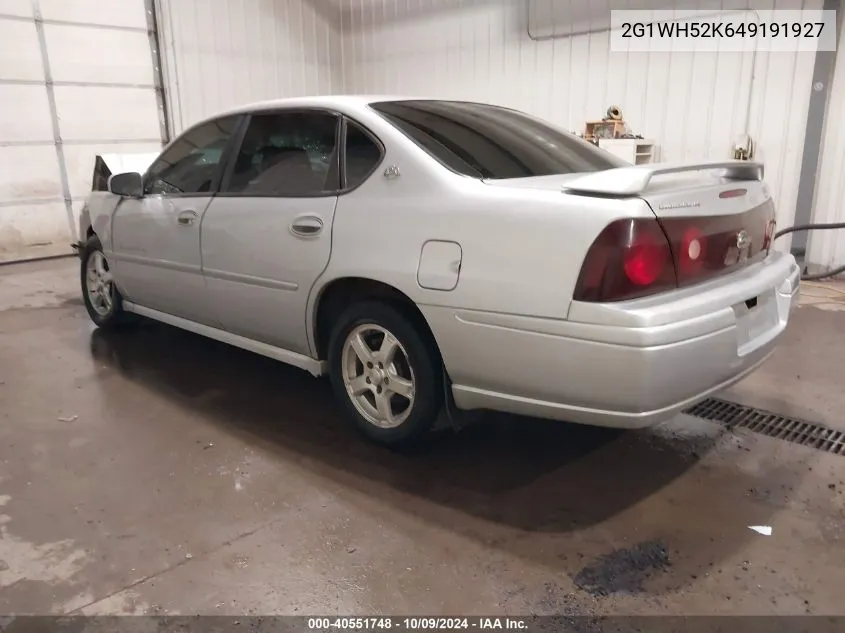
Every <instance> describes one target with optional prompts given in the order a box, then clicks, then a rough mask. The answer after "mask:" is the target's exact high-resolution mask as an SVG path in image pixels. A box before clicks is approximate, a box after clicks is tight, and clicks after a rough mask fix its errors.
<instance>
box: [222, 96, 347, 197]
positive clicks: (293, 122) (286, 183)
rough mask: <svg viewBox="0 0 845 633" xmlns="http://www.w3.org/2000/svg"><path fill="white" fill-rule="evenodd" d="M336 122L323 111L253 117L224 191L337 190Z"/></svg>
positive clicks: (307, 193) (291, 193)
mask: <svg viewBox="0 0 845 633" xmlns="http://www.w3.org/2000/svg"><path fill="white" fill-rule="evenodd" d="M339 122H340V119H339V117H338V116H336V115H334V114H331V113H328V112H278V113H272V114H255V115H253V116H252V117H251V119H250V122H249V126H248V127H247V130H246V134H245V135H244V140H243V142H242V143H241V147H240V150H239V152H238V155H237V158H236V159H235V164H234V166H233V168H232V174H231V176H230V177H229V178H228V182H227V183H224V186H223V191H224V192H226V193H237V194H241V195H245V196H249V195H253V196H281V197H283V196H318V195H323V194H327V193H331V192H335V191H337V190H338V189H339V188H340V172H339V169H338V156H337V152H336V151H335V150H336V145H337V130H338V125H339Z"/></svg>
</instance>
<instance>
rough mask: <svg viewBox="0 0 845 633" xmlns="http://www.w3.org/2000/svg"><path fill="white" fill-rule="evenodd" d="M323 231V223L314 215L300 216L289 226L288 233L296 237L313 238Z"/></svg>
mask: <svg viewBox="0 0 845 633" xmlns="http://www.w3.org/2000/svg"><path fill="white" fill-rule="evenodd" d="M322 230H323V221H322V220H321V219H320V218H318V217H317V216H315V215H301V216H299V217H298V218H296V219H295V220H294V221H293V222H292V223H291V225H290V232H291V233H293V234H294V235H296V236H297V237H315V236H317V235H319V234H320V232H321V231H322Z"/></svg>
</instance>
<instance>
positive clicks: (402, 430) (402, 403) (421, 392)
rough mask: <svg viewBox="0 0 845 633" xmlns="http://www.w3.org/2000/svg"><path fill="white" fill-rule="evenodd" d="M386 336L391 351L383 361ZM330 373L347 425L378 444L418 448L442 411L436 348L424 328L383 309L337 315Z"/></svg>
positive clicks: (360, 307) (356, 307)
mask: <svg viewBox="0 0 845 633" xmlns="http://www.w3.org/2000/svg"><path fill="white" fill-rule="evenodd" d="M387 336H390V337H391V338H390V339H388V340H389V341H395V345H390V349H391V353H387V355H385V353H386V351H385V350H384V348H382V347H381V345H382V343H383V342H384V340H385V338H386V337H387ZM353 341H356V342H355V344H353ZM362 343H363V345H364V346H365V347H364V348H362V347H361V344H362ZM356 350H358V351H356ZM362 352H363V353H362ZM364 358H366V359H368V360H366V361H365V360H364ZM367 362H370V363H371V364H372V367H368V366H367V364H366V363H367ZM380 363H381V365H380ZM329 373H330V376H331V383H332V387H333V389H334V392H335V395H336V397H337V398H338V400H340V402H342V403H343V407H344V409H345V410H346V413H347V415H348V417H349V418H350V420H351V421H352V422H353V423H354V425H355V426H356V427H357V429H358V430H359V431H360V432H361V433H363V434H364V435H365V436H366V437H367V438H369V439H370V440H372V441H373V442H375V443H377V444H381V445H384V446H390V447H394V448H400V447H401V448H405V447H410V446H412V445H414V444H417V443H418V442H419V440H421V439H422V438H423V437H425V436H426V435H427V434H428V433H429V431H430V430H431V429H432V427H433V426H434V423H435V422H436V421H437V418H438V416H439V414H440V411H441V409H442V405H443V371H442V364H441V360H440V354H439V352H438V351H437V346H436V345H435V343H434V341H433V340H432V337H431V336H430V334H429V333H428V332H427V330H426V328H425V327H424V325H423V324H418V323H415V319H412V318H409V317H407V316H406V315H405V314H403V312H402V311H400V310H398V309H397V308H395V307H393V306H392V305H389V304H387V303H383V302H380V301H362V302H359V303H355V304H353V305H351V306H350V307H349V308H347V309H346V310H345V311H344V312H343V314H341V315H340V317H339V318H338V320H337V322H336V323H335V327H334V329H333V330H332V334H331V337H330V339H329ZM391 381H392V382H391ZM394 390H395V391H394ZM356 392H357V394H358V395H356ZM379 404H381V405H382V406H381V408H380V407H379ZM388 411H389V414H387V412H388ZM386 414H387V415H386Z"/></svg>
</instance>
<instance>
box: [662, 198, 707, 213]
mask: <svg viewBox="0 0 845 633" xmlns="http://www.w3.org/2000/svg"><path fill="white" fill-rule="evenodd" d="M700 206H701V203H700V202H698V201H697V200H690V201H687V202H664V203H663V204H661V205H658V207H657V208H658V209H660V210H661V211H665V210H667V209H695V208H696V207H700Z"/></svg>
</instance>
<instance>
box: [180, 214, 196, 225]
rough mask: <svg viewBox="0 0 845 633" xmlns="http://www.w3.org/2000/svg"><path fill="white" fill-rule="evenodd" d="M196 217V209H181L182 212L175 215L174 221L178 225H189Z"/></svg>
mask: <svg viewBox="0 0 845 633" xmlns="http://www.w3.org/2000/svg"><path fill="white" fill-rule="evenodd" d="M196 219H197V212H196V211H182V213H180V214H179V215H178V216H177V217H176V222H178V223H179V225H180V226H191V225H192V224H193V223H194V222H195V221H196Z"/></svg>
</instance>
